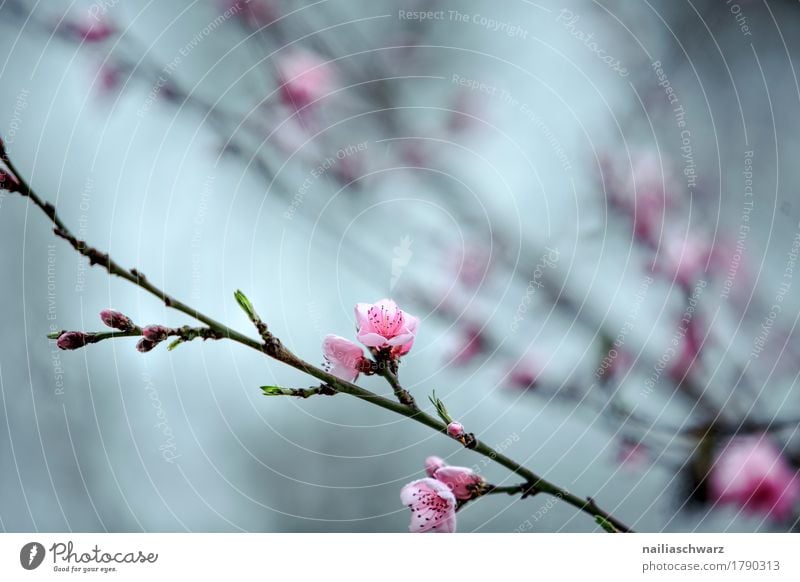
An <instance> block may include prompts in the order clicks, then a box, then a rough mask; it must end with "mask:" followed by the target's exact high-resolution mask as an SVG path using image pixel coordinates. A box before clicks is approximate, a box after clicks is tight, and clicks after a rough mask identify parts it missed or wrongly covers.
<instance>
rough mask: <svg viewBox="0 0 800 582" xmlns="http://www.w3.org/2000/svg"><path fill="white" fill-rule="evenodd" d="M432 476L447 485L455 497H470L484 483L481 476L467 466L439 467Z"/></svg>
mask: <svg viewBox="0 0 800 582" xmlns="http://www.w3.org/2000/svg"><path fill="white" fill-rule="evenodd" d="M433 478H434V479H436V480H437V481H440V482H442V483H444V484H445V485H447V487H448V488H449V489H450V491H452V492H453V495H454V496H455V498H456V499H472V498H473V497H474V493H475V489H476V488H477V487H480V486H481V485H483V484H484V480H483V477H481V476H480V475H478V474H477V473H476V472H475V471H473V470H472V469H470V468H469V467H451V466H449V465H448V466H446V467H441V468H439V469H437V470H436V472H435V473H434V474H433Z"/></svg>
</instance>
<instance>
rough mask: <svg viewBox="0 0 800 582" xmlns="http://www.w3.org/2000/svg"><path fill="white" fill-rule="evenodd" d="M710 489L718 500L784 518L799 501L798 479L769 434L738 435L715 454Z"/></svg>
mask: <svg viewBox="0 0 800 582" xmlns="http://www.w3.org/2000/svg"><path fill="white" fill-rule="evenodd" d="M709 492H710V495H711V498H712V499H713V500H714V501H716V502H718V503H723V504H727V503H730V504H733V505H736V506H738V507H741V508H743V509H745V510H746V511H749V512H753V513H760V514H766V515H768V516H770V517H772V518H773V519H775V520H779V521H785V520H787V519H789V518H791V517H792V514H793V510H794V507H795V505H796V504H797V502H798V500H800V480H798V476H797V472H796V471H795V469H793V468H792V467H791V466H790V465H789V463H788V462H787V461H786V459H785V458H784V457H783V455H782V454H781V451H780V450H779V449H778V447H777V446H775V444H774V443H773V442H772V441H771V440H770V439H769V437H767V436H766V435H761V436H747V437H738V438H735V439H733V440H732V441H731V442H730V443H729V444H728V446H727V447H726V448H725V449H724V450H723V451H722V452H721V453H720V454H719V455H718V457H717V460H716V462H715V463H714V466H713V467H712V469H711V474H710V476H709Z"/></svg>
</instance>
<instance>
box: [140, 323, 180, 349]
mask: <svg viewBox="0 0 800 582" xmlns="http://www.w3.org/2000/svg"><path fill="white" fill-rule="evenodd" d="M171 331H172V330H171V329H170V328H168V327H164V326H163V325H148V326H147V327H145V328H143V329H142V335H143V336H144V337H145V339H147V340H150V341H151V342H153V344H154V347H155V344H157V343H158V342H161V341H164V340H165V339H167V338H168V337H169V334H170V332H171ZM150 349H151V350H152V349H153V348H152V347H151V348H150ZM140 351H141V350H140ZM145 351H150V350H145Z"/></svg>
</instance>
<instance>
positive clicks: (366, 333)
mask: <svg viewBox="0 0 800 582" xmlns="http://www.w3.org/2000/svg"><path fill="white" fill-rule="evenodd" d="M355 312H356V323H357V325H358V341H360V342H361V343H362V344H364V345H365V346H367V347H370V348H377V349H383V348H391V350H392V355H395V356H404V355H405V354H407V353H408V352H409V351H410V350H411V347H412V346H413V345H414V338H415V337H416V334H417V327H419V318H417V317H414V316H413V315H411V314H409V313H405V312H404V311H403V310H402V309H400V308H399V307H398V306H397V303H395V302H394V301H392V300H391V299H381V300H380V301H378V302H377V303H374V304H370V303H357V304H356V308H355Z"/></svg>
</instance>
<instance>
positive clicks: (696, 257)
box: [653, 233, 712, 287]
mask: <svg viewBox="0 0 800 582" xmlns="http://www.w3.org/2000/svg"><path fill="white" fill-rule="evenodd" d="M711 256H712V249H711V245H710V244H709V243H708V240H707V239H706V238H705V237H703V236H700V235H697V234H695V233H686V234H684V235H682V234H678V233H670V234H667V235H666V236H665V238H664V242H663V245H662V246H661V248H660V249H659V256H658V261H657V263H656V264H655V265H654V269H653V270H654V271H657V272H660V273H663V274H664V275H666V276H668V277H670V278H671V279H672V280H673V281H675V282H677V283H678V284H679V285H683V286H684V287H689V286H691V285H694V284H695V283H696V282H697V281H698V280H699V279H700V278H701V277H702V276H703V273H704V271H705V267H706V263H708V261H709V259H710V258H711Z"/></svg>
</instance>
